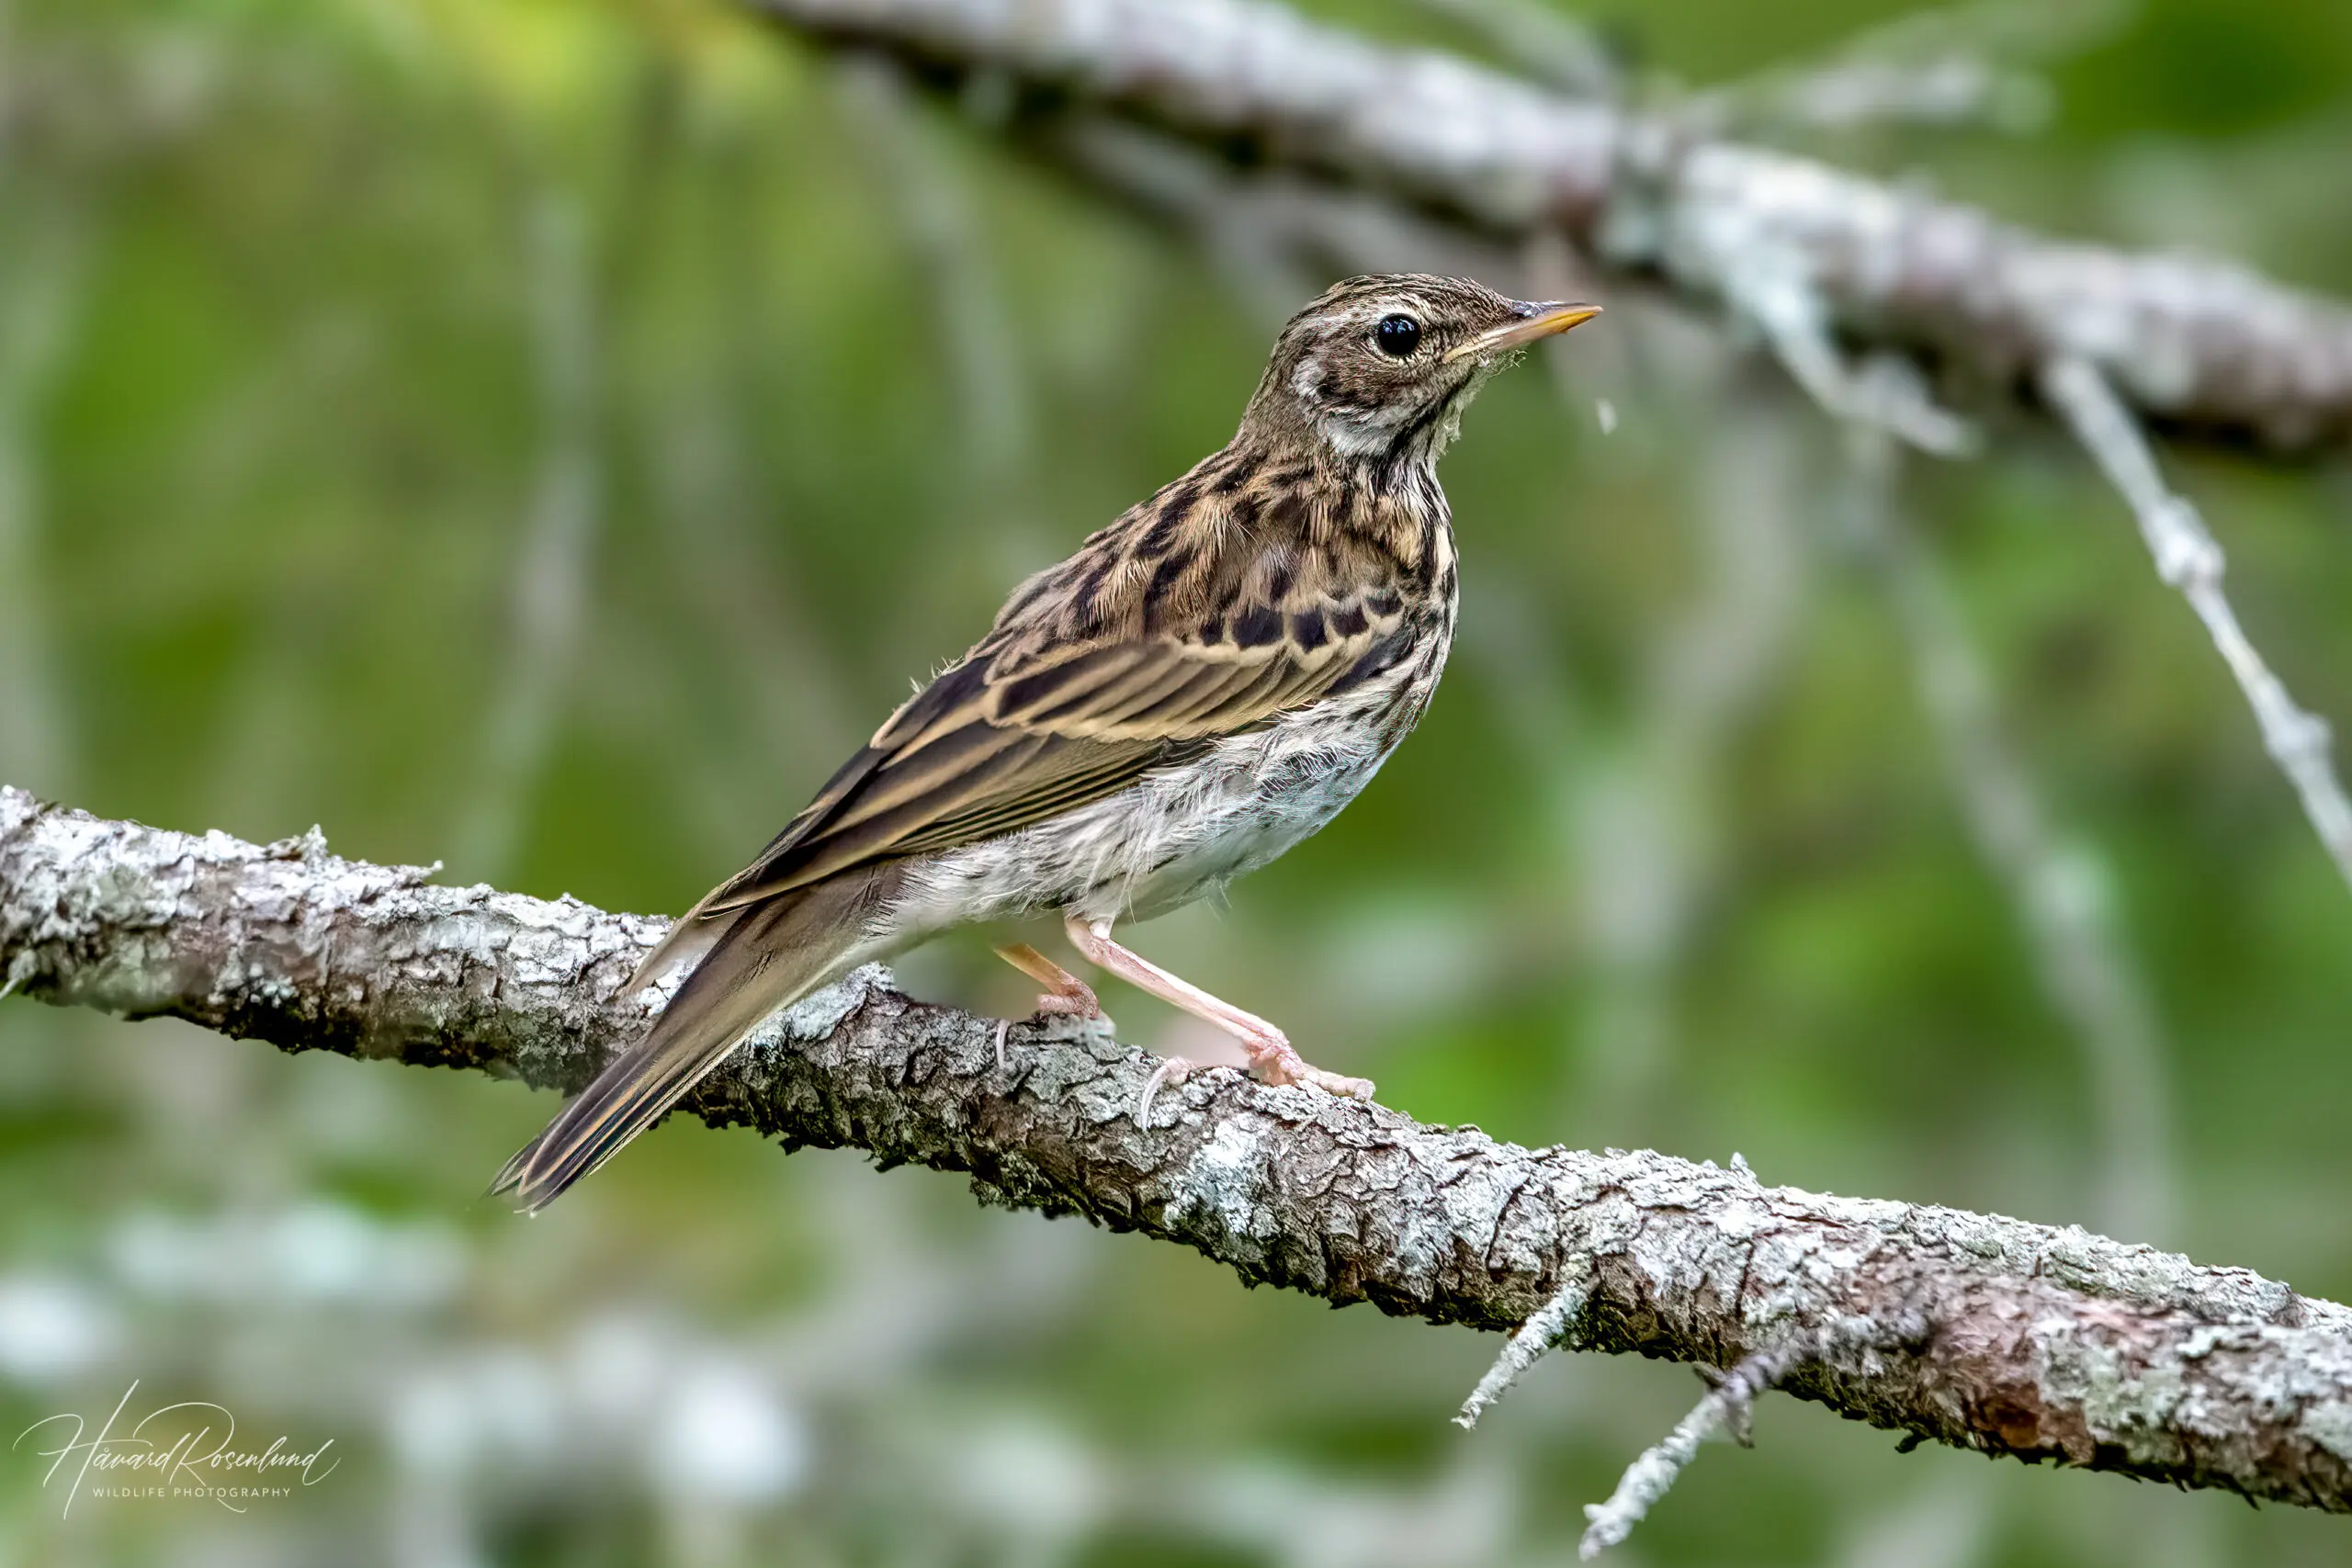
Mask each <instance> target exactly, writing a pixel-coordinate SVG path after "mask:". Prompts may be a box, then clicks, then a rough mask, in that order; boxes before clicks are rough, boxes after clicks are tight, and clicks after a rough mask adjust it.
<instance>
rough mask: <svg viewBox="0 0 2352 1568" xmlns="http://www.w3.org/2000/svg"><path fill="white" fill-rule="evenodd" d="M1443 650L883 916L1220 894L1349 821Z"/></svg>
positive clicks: (1158, 777) (931, 880)
mask: <svg viewBox="0 0 2352 1568" xmlns="http://www.w3.org/2000/svg"><path fill="white" fill-rule="evenodd" d="M1442 657H1443V653H1442V647H1441V648H1440V649H1437V650H1435V657H1434V658H1431V659H1429V660H1407V661H1405V663H1404V664H1403V665H1402V666H1400V667H1399V668H1398V669H1397V670H1394V671H1387V672H1385V673H1384V674H1383V675H1380V676H1377V677H1374V679H1372V680H1370V681H1367V682H1364V683H1363V685H1362V686H1359V687H1357V688H1356V689H1355V690H1353V691H1351V692H1349V693H1347V694H1344V695H1341V696H1339V697H1334V698H1332V699H1329V701H1326V702H1323V703H1318V704H1317V705H1315V706H1314V707H1311V708H1307V709H1305V710H1302V711H1300V712H1298V713H1295V714H1292V715H1289V716H1286V717H1284V718H1283V719H1282V720H1280V721H1279V722H1277V723H1275V724H1273V725H1272V726H1270V727H1269V728H1265V729H1263V730H1260V731H1258V732H1257V733H1255V734H1251V735H1244V736H1236V737H1232V738H1229V739H1224V740H1220V741H1218V742H1217V743H1216V747H1215V748H1214V749H1213V750H1210V751H1209V752H1208V753H1207V754H1205V755H1204V756H1202V757H1200V758H1197V759H1195V760H1194V761H1190V762H1186V763H1183V764H1181V765H1179V766H1177V767H1173V768H1168V769H1164V770H1162V771H1160V772H1159V773H1150V774H1147V775H1146V776H1145V777H1144V778H1142V779H1141V780H1139V781H1138V782H1137V783H1136V784H1135V785H1134V786H1133V787H1131V788H1129V789H1126V790H1123V791H1121V792H1120V793H1119V794H1117V795H1113V796H1111V797H1109V798H1108V799H1105V800H1101V801H1097V802H1094V803H1093V804H1091V805H1090V806H1084V807H1079V808H1078V809H1077V810H1075V811H1072V812H1069V813H1068V814H1067V815H1065V816H1061V817H1057V818H1053V819H1051V820H1050V821H1046V822H1042V823H1039V824H1038V825H1037V826H1035V827H1034V828H1027V829H1022V830H1021V831H1019V832H1017V833H1009V834H1007V835H1005V836H1004V837H1002V838H1001V839H991V840H988V841H986V842H984V843H978V844H973V845H969V846H967V847H965V848H962V849H958V850H954V851H951V852H946V853H944V854H941V855H939V856H937V857H935V858H933V859H930V860H928V861H925V862H921V863H915V864H913V865H911V866H910V869H909V874H908V878H907V883H906V892H905V896H904V897H902V898H901V899H900V900H899V902H898V904H897V905H896V906H895V907H894V908H892V909H891V910H890V911H889V912H888V915H886V916H885V919H886V920H887V921H888V925H889V926H890V928H891V929H892V931H894V933H897V934H899V935H901V936H902V937H904V938H911V939H919V938H920V937H921V936H922V935H927V934H929V933H931V932H933V931H942V930H944V929H945V928H947V927H949V926H952V925H957V924H961V923H963V922H965V921H969V920H988V919H1003V918H1007V917H1011V916H1016V915H1021V914H1024V913H1029V912H1032V911H1035V910H1037V909H1066V910H1069V911H1070V912H1071V913H1074V914H1077V915H1080V916H1081V917H1084V918H1086V919H1119V920H1137V919H1150V918H1151V917H1153V916H1154V915H1159V914H1164V913H1166V912H1167V911H1168V910H1170V909H1173V908H1179V907H1180V906H1182V905H1184V904H1187V903H1190V902H1192V901H1193V900H1194V899H1197V898H1201V897H1209V896H1212V895H1214V894H1216V892H1218V891H1219V890H1220V889H1222V888H1223V886H1224V885H1225V884H1226V883H1227V882H1228V881H1230V880H1232V879H1233V878H1234V877H1237V876H1239V875H1241V874H1244V873H1246V872H1250V871H1255V870H1256V869H1257V868H1259V867H1260V866H1262V865H1264V864H1266V863H1268V862H1270V861H1272V860H1273V859H1275V858H1276V857H1277V856H1279V855H1281V854H1282V853H1283V852H1284V851H1285V850H1288V849H1289V848H1290V847H1291V846H1292V845H1294V844H1296V843H1297V842H1298V841H1299V840H1302V839H1305V838H1306V837H1307V836H1308V835H1309V834H1311V833H1313V832H1314V831H1315V830H1316V829H1318V828H1320V827H1322V826H1323V825H1324V824H1325V823H1326V822H1329V820H1330V819H1331V818H1334V817H1336V816H1338V815H1339V813H1340V808H1341V807H1344V806H1346V805H1347V804H1348V802H1349V801H1351V800H1353V799H1354V798H1355V797H1356V795H1358V794H1360V793H1361V792H1362V791H1363V787H1364V785H1366V784H1370V783H1371V782H1372V778H1373V775H1374V773H1378V772H1379V771H1380V765H1381V763H1383V762H1384V761H1387V758H1388V754H1389V752H1390V751H1392V750H1395V749H1396V745H1397V741H1398V740H1400V739H1403V737H1404V735H1405V734H1406V732H1407V731H1408V730H1409V729H1410V728H1412V725H1413V721H1414V720H1415V719H1417V718H1419V712H1420V709H1421V707H1422V706H1423V705H1425V704H1426V703H1427V701H1428V695H1429V692H1430V687H1432V686H1433V685H1434V684H1435V680H1436V669H1435V665H1436V664H1437V663H1438V662H1439V660H1442Z"/></svg>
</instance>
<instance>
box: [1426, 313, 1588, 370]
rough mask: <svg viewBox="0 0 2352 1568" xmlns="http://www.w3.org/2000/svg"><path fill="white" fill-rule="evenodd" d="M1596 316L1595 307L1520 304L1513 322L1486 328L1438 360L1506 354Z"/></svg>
mask: <svg viewBox="0 0 2352 1568" xmlns="http://www.w3.org/2000/svg"><path fill="white" fill-rule="evenodd" d="M1599 314H1600V306H1598V305H1570V304H1563V303H1561V302H1560V301H1557V300H1547V301H1545V302H1544V303H1543V304H1540V305H1521V306H1520V307H1519V319H1518V320H1517V321H1505V322H1504V323H1503V324H1502V325H1501V326H1498V327H1489V328H1488V329H1487V331H1485V332H1483V333H1479V334H1478V335H1477V336H1476V337H1474V338H1472V339H1470V340H1469V341H1468V342H1467V343H1460V344H1454V345H1453V347H1452V348H1449V349H1447V350H1446V351H1445V354H1444V355H1443V356H1442V357H1443V360H1444V361H1445V362H1446V363H1451V362H1453V360H1456V359H1466V358H1468V357H1469V356H1470V355H1474V354H1475V355H1490V354H1507V353H1509V352H1510V350H1512V349H1514V348H1521V347H1523V346H1525V345H1526V344H1531V343H1533V342H1534V341H1535V340H1536V339H1537V338H1540V337H1550V336H1551V335H1552V334H1553V333H1564V332H1566V331H1567V330H1568V329H1569V328H1570V327H1573V326H1577V325H1579V324H1581V323H1583V322H1585V321H1590V320H1592V319H1593V318H1594V317H1595V316H1598V315H1599Z"/></svg>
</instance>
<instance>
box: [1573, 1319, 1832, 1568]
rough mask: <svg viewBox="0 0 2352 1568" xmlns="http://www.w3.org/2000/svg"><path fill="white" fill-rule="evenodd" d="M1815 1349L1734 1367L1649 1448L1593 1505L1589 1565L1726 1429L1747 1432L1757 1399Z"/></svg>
mask: <svg viewBox="0 0 2352 1568" xmlns="http://www.w3.org/2000/svg"><path fill="white" fill-rule="evenodd" d="M1813 1355H1814V1347H1813V1346H1812V1345H1811V1344H1796V1345H1789V1346H1784V1347H1781V1348H1778V1349H1773V1350H1765V1351H1761V1352H1759V1353H1758V1354H1757V1355H1753V1356H1750V1357H1748V1358H1747V1359H1746V1360H1744V1361H1742V1362H1740V1363H1739V1365H1737V1366H1736V1367H1734V1368H1732V1370H1731V1371H1728V1372H1725V1373H1724V1378H1723V1381H1722V1382H1719V1383H1717V1384H1716V1385H1715V1386H1714V1387H1713V1389H1711V1390H1709V1391H1708V1393H1707V1396H1706V1397H1705V1398H1704V1399H1702V1400H1701V1401H1699V1403H1698V1404H1697V1405H1696V1406H1695V1407H1694V1408H1693V1409H1692V1410H1691V1414H1690V1415H1688V1416H1684V1417H1683V1418H1682V1419H1681V1420H1680V1421H1679V1422H1678V1423H1677V1424H1676V1426H1675V1428H1674V1430H1673V1431H1672V1432H1670V1433H1668V1435H1667V1438H1666V1441H1664V1442H1662V1443H1659V1444H1658V1445H1657V1446H1656V1447H1655V1448H1650V1449H1645V1450H1643V1452H1642V1456H1641V1457H1640V1458H1639V1459H1637V1460H1635V1461H1634V1462H1633V1463H1631V1464H1629V1465H1627V1466H1626V1467H1625V1473H1624V1475H1623V1477H1622V1478H1621V1479H1620V1480H1619V1481H1618V1483H1617V1490H1616V1491H1614V1492H1612V1493H1611V1494H1610V1495H1609V1501H1607V1502H1606V1503H1593V1504H1589V1505H1587V1506H1586V1507H1585V1511H1584V1517H1586V1518H1587V1519H1588V1520H1589V1521H1590V1522H1589V1524H1588V1525H1587V1526H1586V1527H1585V1532H1584V1539H1583V1540H1580V1541H1578V1542H1577V1556H1578V1557H1581V1558H1583V1559H1584V1560H1585V1561H1586V1562H1591V1561H1592V1560H1593V1559H1594V1558H1596V1557H1598V1556H1600V1554H1601V1553H1602V1552H1604V1551H1608V1550H1609V1549H1610V1548H1611V1547H1612V1546H1615V1545H1617V1544H1618V1543H1619V1542H1621V1541H1623V1540H1624V1539H1625V1538H1626V1537H1627V1536H1629V1535H1631V1534H1633V1533H1634V1526H1635V1525H1637V1524H1640V1523H1641V1522H1642V1518H1643V1517H1644V1516H1645V1515H1646V1514H1647V1513H1648V1512H1649V1511H1650V1508H1651V1507H1652V1506H1654V1505H1655V1504H1656V1503H1657V1500H1658V1499H1659V1498H1661V1497H1663V1496H1665V1495H1666V1494H1667V1492H1668V1489H1669V1488H1671V1487H1672V1486H1673V1485H1674V1483H1675V1478H1676V1477H1678V1476H1679V1475H1680V1474H1681V1473H1682V1472H1683V1468H1684V1467H1685V1466H1687V1465H1688V1464H1689V1463H1690V1462H1691V1461H1692V1460H1694V1459H1696V1458H1698V1457H1699V1445H1700V1444H1701V1443H1703V1442H1705V1441H1706V1440H1707V1439H1708V1438H1711V1437H1713V1436H1714V1434H1715V1433H1716V1432H1717V1431H1719V1430H1722V1429H1724V1428H1725V1427H1730V1428H1732V1429H1734V1430H1740V1429H1744V1427H1745V1424H1746V1422H1747V1419H1748V1416H1749V1412H1750V1410H1751V1409H1752V1407H1753V1406H1754V1405H1755V1403H1756V1398H1757V1396H1758V1394H1760V1393H1763V1392H1764V1391H1765V1390H1766V1389H1769V1388H1770V1387H1772V1386H1773V1385H1774V1384H1776V1383H1778V1382H1780V1381H1781V1379H1782V1378H1784V1377H1787V1376H1788V1375H1789V1373H1791V1372H1792V1371H1795V1370H1796V1369H1797V1367H1798V1366H1800V1365H1801V1364H1803V1363H1804V1362H1805V1361H1807V1360H1810V1359H1812V1358H1813Z"/></svg>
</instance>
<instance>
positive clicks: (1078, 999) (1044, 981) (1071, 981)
mask: <svg viewBox="0 0 2352 1568" xmlns="http://www.w3.org/2000/svg"><path fill="white" fill-rule="evenodd" d="M996 955H997V956H998V957H999V958H1001V959H1003V960H1004V961H1005V962H1006V963H1007V964H1012V966H1013V967H1014V968H1015V969H1018V970H1020V971H1021V972H1022V973H1023V975H1026V976H1029V978H1031V979H1032V980H1035V981H1036V982H1037V984H1039V985H1041V986H1043V987H1046V989H1045V992H1044V994H1043V995H1041V996H1039V997H1038V998H1037V1011H1038V1014H1039V1015H1040V1016H1044V1017H1051V1016H1055V1015H1066V1016H1069V1017H1075V1018H1101V1017H1102V1016H1103V1004H1102V1003H1101V1002H1100V1001H1099V1000H1097V999H1096V998H1095V995H1094V987H1091V986H1090V985H1088V984H1087V983H1086V982H1085V981H1083V980H1081V979H1080V978H1079V977H1078V976H1075V975H1073V974H1071V973H1070V972H1069V970H1067V969H1065V968H1063V967H1062V966H1061V965H1060V964H1057V963H1055V962H1054V961H1053V960H1052V959H1050V958H1048V957H1046V955H1045V954H1044V953H1040V952H1038V951H1037V950H1036V949H1035V948H1034V947H1032V946H1030V945H1029V944H1028V943H1027V942H1013V943H1012V944H1011V945H1009V946H1006V947H1000V948H998V949H997V950H996ZM1010 1027H1012V1026H1011V1024H1010V1022H1009V1021H1006V1020H1003V1019H999V1020H998V1021H997V1025H996V1065H997V1070H998V1071H1000V1072H1001V1071H1003V1070H1004V1035H1005V1031H1006V1030H1007V1029H1009V1028H1010Z"/></svg>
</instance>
